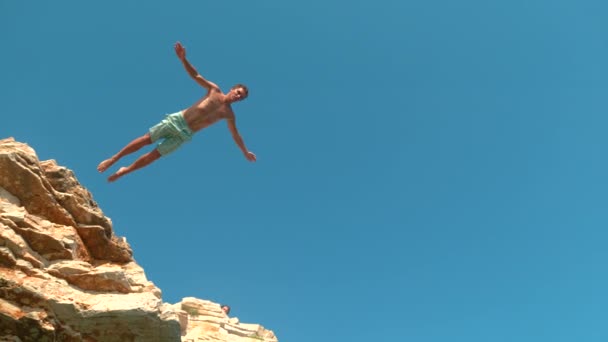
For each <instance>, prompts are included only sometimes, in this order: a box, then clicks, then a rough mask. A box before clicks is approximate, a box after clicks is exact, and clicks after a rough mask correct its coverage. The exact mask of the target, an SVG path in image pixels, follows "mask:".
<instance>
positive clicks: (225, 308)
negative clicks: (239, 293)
mask: <svg viewBox="0 0 608 342" xmlns="http://www.w3.org/2000/svg"><path fill="white" fill-rule="evenodd" d="M221 307H222V311H224V312H225V313H226V315H227V314H229V313H230V306H228V305H225V304H222V305H221Z"/></svg>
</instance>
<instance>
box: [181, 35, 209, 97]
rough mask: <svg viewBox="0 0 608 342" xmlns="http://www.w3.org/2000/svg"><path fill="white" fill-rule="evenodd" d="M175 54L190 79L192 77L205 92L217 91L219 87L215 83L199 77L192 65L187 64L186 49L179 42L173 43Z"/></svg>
mask: <svg viewBox="0 0 608 342" xmlns="http://www.w3.org/2000/svg"><path fill="white" fill-rule="evenodd" d="M175 53H176V54H177V57H178V58H179V60H180V61H182V64H183V65H184V68H185V69H186V71H187V72H188V75H190V77H192V78H193V79H194V80H195V81H196V82H197V83H198V84H200V85H201V86H203V87H205V88H207V90H209V91H211V90H212V89H219V87H218V86H217V85H216V84H215V83H213V82H210V81H207V80H206V79H205V78H204V77H203V76H201V75H200V74H199V73H198V71H196V69H195V68H194V67H193V66H192V64H190V62H188V60H187V59H186V48H184V46H183V45H182V44H181V43H180V42H177V43H175Z"/></svg>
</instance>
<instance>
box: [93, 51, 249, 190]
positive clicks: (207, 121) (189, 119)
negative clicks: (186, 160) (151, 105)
mask: <svg viewBox="0 0 608 342" xmlns="http://www.w3.org/2000/svg"><path fill="white" fill-rule="evenodd" d="M175 53H176V54H177V57H178V58H179V59H180V60H181V61H182V63H183V64H184V68H186V71H187V72H188V74H189V75H190V77H192V78H193V79H194V80H195V81H196V82H197V83H198V84H200V85H201V86H203V87H204V88H206V89H207V94H206V95H205V96H204V97H203V98H201V99H200V100H198V101H197V102H196V103H195V104H194V105H192V106H191V107H190V108H188V109H185V110H182V111H180V112H177V113H174V114H169V115H167V118H166V119H164V120H162V121H161V122H160V123H159V124H157V125H155V126H153V127H151V128H150V131H149V132H148V133H146V134H145V135H143V136H141V137H139V138H137V139H135V140H133V141H131V142H130V143H129V144H128V145H127V146H125V147H124V148H123V149H122V150H120V152H118V153H117V154H115V155H114V156H112V157H111V158H109V159H106V160H104V161H103V162H101V163H100V164H99V166H97V170H98V171H99V172H104V171H105V170H107V169H108V168H109V167H110V166H112V165H114V163H116V162H117V161H118V160H119V159H120V158H122V157H124V156H126V155H127V154H131V153H133V152H135V151H137V150H139V149H140V148H142V147H144V146H146V145H150V144H152V143H154V142H156V141H157V140H159V139H163V140H162V142H160V143H159V144H158V147H157V148H155V149H154V150H153V151H152V152H149V153H146V154H144V155H142V156H141V157H139V159H137V160H136V161H135V162H134V163H133V164H131V165H129V166H127V167H121V168H120V169H118V171H116V173H114V174H113V175H111V176H110V177H109V178H108V181H110V182H113V181H115V180H117V179H118V178H120V177H122V176H124V175H126V174H128V173H130V172H133V171H135V170H137V169H140V168H142V167H144V166H147V165H149V164H150V163H152V162H153V161H155V160H157V159H158V158H160V157H161V156H164V155H167V154H169V153H171V152H173V151H175V150H176V149H177V148H178V147H179V146H180V145H181V144H183V143H184V142H187V141H190V139H191V138H192V135H193V134H194V133H196V132H198V131H200V130H202V129H203V128H205V127H208V126H211V125H213V124H214V123H216V122H218V121H219V120H222V119H226V122H227V123H228V129H229V130H230V133H232V137H233V138H234V141H235V142H236V144H237V145H238V146H239V148H240V149H241V151H243V154H244V155H245V158H247V160H249V161H252V162H254V161H256V156H255V154H253V153H252V152H250V151H248V150H247V148H246V147H245V143H244V142H243V139H242V138H241V136H240V134H239V132H238V131H237V129H236V119H235V116H234V112H233V111H232V108H231V107H230V104H232V103H233V102H237V101H241V100H244V99H245V98H246V97H247V95H248V93H249V91H248V89H247V87H246V86H245V85H242V84H237V85H235V86H234V87H232V89H230V91H229V92H228V93H227V94H224V93H222V91H221V90H220V88H219V87H218V86H217V85H216V84H215V83H213V82H210V81H208V80H206V79H205V78H203V76H201V75H200V74H199V73H198V72H197V71H196V69H194V67H193V66H192V65H191V64H190V63H189V62H188V60H187V59H186V49H185V48H184V47H183V46H182V44H180V43H179V42H177V43H176V44H175Z"/></svg>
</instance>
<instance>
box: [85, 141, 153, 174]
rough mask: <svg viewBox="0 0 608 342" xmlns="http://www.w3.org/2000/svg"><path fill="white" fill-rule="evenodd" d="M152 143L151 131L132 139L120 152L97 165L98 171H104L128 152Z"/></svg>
mask: <svg viewBox="0 0 608 342" xmlns="http://www.w3.org/2000/svg"><path fill="white" fill-rule="evenodd" d="M151 143H152V139H151V138H150V133H146V134H145V135H143V136H141V137H139V138H137V139H135V140H133V141H131V142H130V143H129V144H128V145H127V146H125V147H124V148H123V149H122V150H120V152H118V153H116V154H115V155H114V156H112V158H108V159H106V160H104V161H102V162H101V163H100V164H99V166H97V171H99V172H104V171H105V170H107V169H108V168H109V167H110V166H112V165H114V163H116V162H117V161H118V160H119V159H120V158H122V157H124V156H126V155H127V154H131V153H133V152H135V151H137V150H139V149H140V148H142V147H144V146H146V145H150V144H151Z"/></svg>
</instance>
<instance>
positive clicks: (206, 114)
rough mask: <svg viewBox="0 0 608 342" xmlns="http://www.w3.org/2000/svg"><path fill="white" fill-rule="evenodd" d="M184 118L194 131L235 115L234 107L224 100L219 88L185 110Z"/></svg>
mask: <svg viewBox="0 0 608 342" xmlns="http://www.w3.org/2000/svg"><path fill="white" fill-rule="evenodd" d="M183 115H184V120H186V122H187V123H188V126H189V127H190V129H192V131H193V132H197V131H200V130H201V129H203V128H205V127H208V126H211V125H213V124H214V123H216V122H218V121H219V120H221V119H229V118H232V117H234V113H233V112H232V108H231V107H230V105H229V104H227V103H225V102H224V101H223V94H222V93H221V92H220V91H219V90H211V91H209V92H208V93H207V95H206V96H205V97H203V98H201V99H200V100H198V101H197V102H196V103H195V104H193V105H192V106H191V107H190V108H188V109H185V110H184V111H183Z"/></svg>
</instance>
